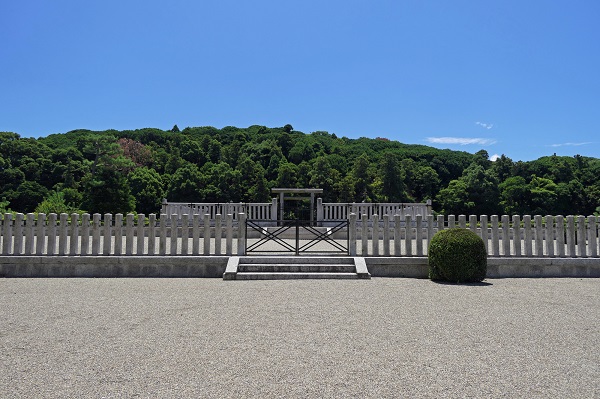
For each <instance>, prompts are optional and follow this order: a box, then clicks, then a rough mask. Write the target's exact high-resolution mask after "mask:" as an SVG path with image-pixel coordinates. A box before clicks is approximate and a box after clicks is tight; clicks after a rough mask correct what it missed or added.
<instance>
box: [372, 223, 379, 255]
mask: <svg viewBox="0 0 600 399" xmlns="http://www.w3.org/2000/svg"><path fill="white" fill-rule="evenodd" d="M372 237H373V239H372V242H373V244H372V247H373V249H372V252H373V256H379V215H378V214H374V215H373V235H372Z"/></svg>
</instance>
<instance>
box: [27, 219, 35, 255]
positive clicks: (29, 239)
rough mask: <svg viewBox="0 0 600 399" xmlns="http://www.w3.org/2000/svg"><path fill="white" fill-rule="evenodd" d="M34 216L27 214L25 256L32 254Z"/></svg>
mask: <svg viewBox="0 0 600 399" xmlns="http://www.w3.org/2000/svg"><path fill="white" fill-rule="evenodd" d="M34 217H35V215H34V214H33V213H28V214H27V217H26V221H27V223H26V224H25V255H32V254H33V237H34V232H35V220H34Z"/></svg>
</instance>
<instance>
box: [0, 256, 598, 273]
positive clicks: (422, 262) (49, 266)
mask: <svg viewBox="0 0 600 399" xmlns="http://www.w3.org/2000/svg"><path fill="white" fill-rule="evenodd" d="M233 258H236V257H228V256H172V257H169V256H0V277H204V278H223V274H224V273H225V272H226V270H227V266H228V262H230V259H233ZM363 259H364V262H365V264H366V267H367V269H368V273H370V274H371V276H373V277H405V278H427V273H428V266H427V258H426V257H410V258H408V257H399V258H395V257H365V258H363ZM233 261H235V259H233ZM238 261H239V258H238ZM230 266H231V267H233V263H231V265H230ZM515 277H529V278H531V277H596V278H598V277H600V258H488V273H487V278H515Z"/></svg>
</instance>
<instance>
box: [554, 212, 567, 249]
mask: <svg viewBox="0 0 600 399" xmlns="http://www.w3.org/2000/svg"><path fill="white" fill-rule="evenodd" d="M556 255H557V256H560V257H561V258H563V257H564V256H565V220H564V217H563V216H562V215H558V216H557V217H556Z"/></svg>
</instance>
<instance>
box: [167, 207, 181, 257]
mask: <svg viewBox="0 0 600 399" xmlns="http://www.w3.org/2000/svg"><path fill="white" fill-rule="evenodd" d="M181 216H183V215H181ZM181 216H177V217H175V215H173V216H171V245H170V248H169V253H170V254H171V255H177V235H178V233H177V230H178V222H179V220H180V219H181Z"/></svg>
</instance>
